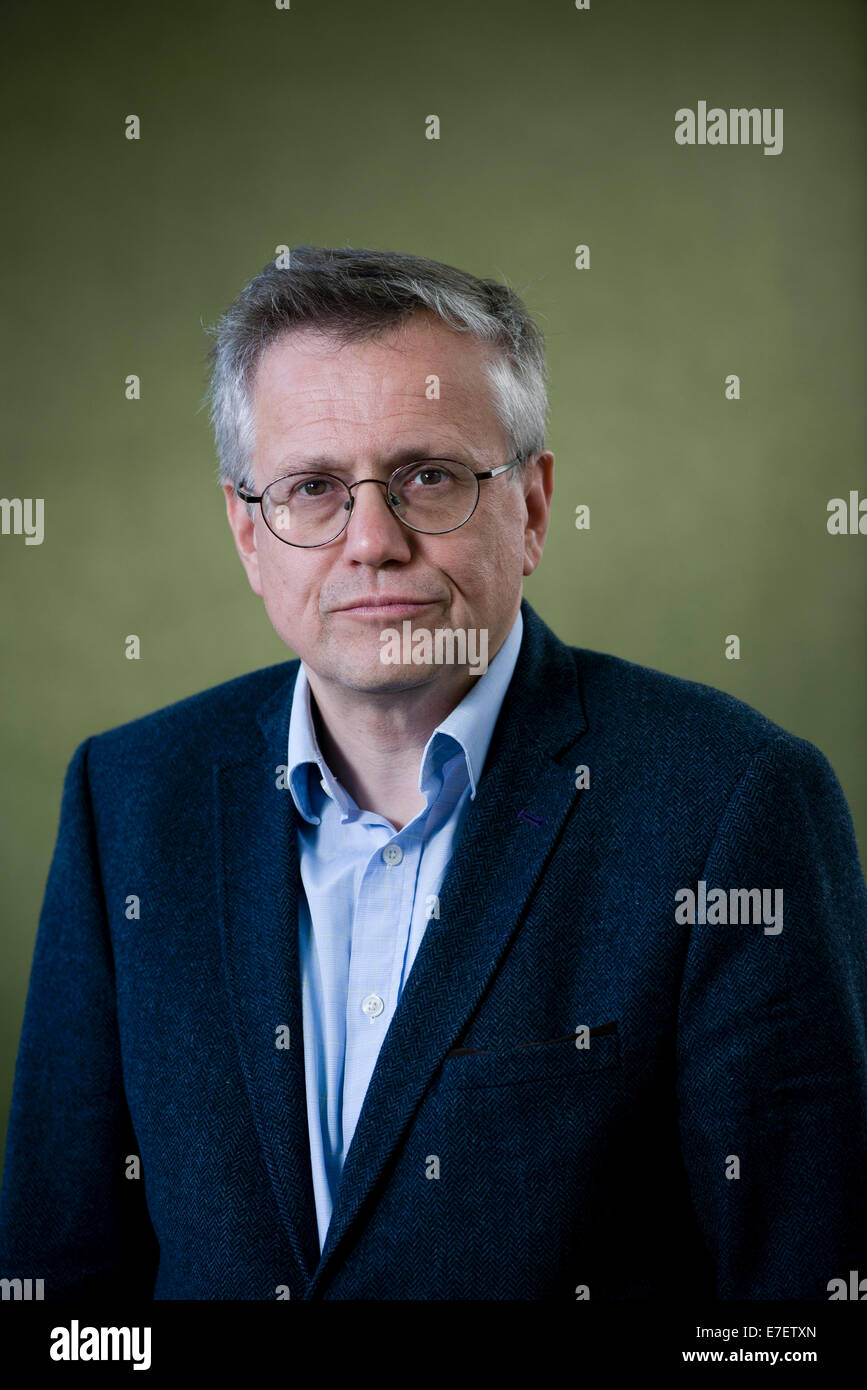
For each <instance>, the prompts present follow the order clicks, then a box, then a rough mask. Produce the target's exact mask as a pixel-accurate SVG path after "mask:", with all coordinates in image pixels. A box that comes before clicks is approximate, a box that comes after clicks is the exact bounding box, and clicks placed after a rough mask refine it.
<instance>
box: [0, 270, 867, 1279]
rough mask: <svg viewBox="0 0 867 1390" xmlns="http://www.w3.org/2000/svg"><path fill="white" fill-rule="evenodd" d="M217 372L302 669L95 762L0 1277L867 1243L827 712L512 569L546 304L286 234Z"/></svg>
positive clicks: (243, 684)
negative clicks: (604, 648) (700, 664)
mask: <svg viewBox="0 0 867 1390" xmlns="http://www.w3.org/2000/svg"><path fill="white" fill-rule="evenodd" d="M213 368H214V375H213V384H212V401H213V419H214V423H215V427H216V432H217V442H218V446H219V451H220V457H221V465H222V480H223V485H224V490H225V494H226V502H227V509H228V516H229V522H230V525H231V528H232V532H233V536H234V540H235V544H236V546H237V549H238V553H239V555H240V558H241V561H242V563H243V565H244V568H245V570H246V572H247V576H248V579H249V582H250V584H251V585H252V587H253V589H254V591H255V592H256V593H257V594H259V595H260V596H261V597H262V600H263V602H264V604H265V607H266V609H267V612H268V615H269V617H270V619H271V622H272V623H273V625H274V628H275V629H276V631H277V632H278V633H279V635H280V636H281V637H282V638H283V640H284V641H285V642H286V644H287V645H288V646H289V647H290V649H292V650H293V651H295V652H297V653H298V656H299V658H300V661H299V660H293V661H290V662H287V663H283V664H281V665H278V666H276V667H271V668H269V669H267V670H264V671H258V672H254V673H253V674H251V675H248V676H243V677H241V678H239V679H237V680H233V681H230V682H228V683H227V684H225V685H222V686H219V687H217V688H216V689H214V690H210V691H206V692H205V693H204V694H201V695H197V696H195V697H193V698H190V699H187V700H183V701H181V702H180V703H179V704H176V705H173V706H171V707H169V708H168V709H165V710H162V711H159V712H158V713H156V714H154V715H151V716H149V717H148V718H145V719H139V720H136V721H135V722H133V723H131V724H128V725H126V726H124V727H122V728H120V729H115V730H113V731H111V732H108V733H104V734H102V735H100V736H98V737H95V738H91V739H88V740H87V741H86V742H85V743H84V744H82V745H81V747H80V748H79V749H78V750H77V751H76V753H75V756H74V757H73V759H72V763H71V765H70V768H69V771H68V774H67V780H66V785H65V790H64V799H63V807H62V814H61V823H60V832H59V838H58V844H57V849H56V852H55V856H54V860H53V863H52V868H51V873H50V876H49V881H48V887H47V892H46V899H45V906H44V909H43V914H42V918H41V922H40V928H39V933H38V939H37V945H36V952H35V958H34V964H33V973H32V980H31V986H30V992H29V997H28V1002H27V1011H26V1018H25V1024H24V1032H23V1037H22V1042H21V1049H20V1054H19V1060H18V1067H17V1073H16V1082H15V1092H14V1099H13V1105H12V1114H11V1124H10V1133H9V1141H8V1150H7V1169H6V1178H5V1184H4V1188H3V1196H2V1207H0V1230H2V1245H0V1254H2V1259H0V1273H2V1275H4V1276H7V1277H10V1278H20V1279H26V1278H43V1279H44V1280H45V1297H46V1298H60V1297H64V1296H69V1295H71V1294H89V1293H93V1294H97V1293H102V1292H104V1291H108V1290H111V1289H115V1288H117V1287H119V1286H121V1287H123V1288H124V1289H125V1290H126V1291H127V1292H137V1293H140V1294H141V1295H142V1296H144V1297H156V1298H162V1299H165V1298H202V1299H207V1298H220V1299H229V1298H247V1299H277V1298H286V1297H291V1298H303V1299H320V1298H321V1299H384V1298H413V1299H503V1298H518V1299H541V1300H547V1299H569V1300H575V1299H576V1298H577V1299H586V1298H590V1299H650V1298H654V1297H663V1298H667V1299H670V1298H672V1297H680V1296H682V1295H689V1296H691V1297H698V1298H700V1297H702V1296H705V1297H710V1298H720V1299H731V1298H810V1299H825V1298H827V1297H828V1296H829V1292H828V1290H829V1288H830V1287H832V1285H831V1281H833V1280H835V1279H839V1278H844V1279H845V1278H847V1277H848V1272H849V1271H850V1269H854V1268H859V1267H860V1268H861V1269H862V1270H864V1271H865V1272H867V1252H865V1205H864V1196H863V1171H864V1157H865V1132H867V1081H865V1033H864V1027H865V1012H867V890H865V885H864V879H863V876H862V873H861V869H860V866H859V862H858V855H857V850H856V846H855V841H854V835H853V829H852V824H851V818H850V816H849V813H848V809H847V806H846V803H845V801H844V798H843V795H842V792H841V790H840V787H839V785H838V783H837V780H836V778H835V776H834V774H833V772H832V771H831V768H830V767H829V765H828V763H827V761H826V760H825V758H824V757H823V756H822V754H821V753H819V752H818V751H817V750H816V749H815V748H814V747H813V746H812V745H810V744H809V743H806V742H804V741H803V740H801V739H798V738H795V737H793V736H791V735H789V734H788V733H786V732H784V731H783V730H782V729H780V728H779V727H778V726H776V725H775V724H772V723H771V722H770V721H769V720H767V719H765V718H764V717H763V716H762V715H761V714H759V713H757V712H756V711H754V710H752V709H750V708H749V707H747V706H746V705H744V704H742V703H741V702H739V701H737V700H735V699H732V698H731V697H729V696H727V695H724V694H722V693H720V692H717V691H714V690H711V689H709V688H707V687H703V686H699V685H695V684H691V683H688V682H684V681H681V680H678V679H675V678H673V677H670V676H666V675H662V674H660V673H658V672H654V671H651V670H647V669H643V668H641V667H638V666H635V665H632V664H630V663H628V662H626V661H623V660H619V659H616V658H614V657H611V656H606V655H602V654H599V653H596V652H591V651H586V650H583V649H580V648H571V647H568V646H566V645H564V644H563V643H562V642H561V641H560V640H559V639H558V638H557V637H556V636H555V635H554V633H553V632H552V631H551V630H550V629H549V628H548V627H547V626H546V625H545V624H544V623H543V622H542V620H541V619H540V618H539V617H538V615H537V614H536V613H535V612H534V611H533V609H532V608H530V606H529V605H528V604H527V602H526V600H523V599H522V577H523V576H524V575H528V574H531V573H532V572H533V571H534V570H535V568H536V566H537V564H538V563H539V560H540V558H541V554H542V549H543V545H544V541H545V536H546V532H547V527H548V520H549V509H550V503H551V496H552V486H553V456H552V454H551V453H550V451H548V450H547V449H546V448H545V447H544V425H545V413H546V403H545V388H544V360H543V355H542V340H541V335H540V334H539V332H538V330H537V329H536V328H535V326H534V325H533V323H532V322H531V320H530V319H529V318H528V317H527V315H526V312H525V311H524V308H523V306H522V304H521V303H520V301H519V300H518V299H517V297H516V296H515V295H513V294H512V293H511V292H509V291H507V290H506V289H504V288H503V287H502V286H499V285H496V284H494V283H491V282H487V281H480V280H477V279H476V278H474V277H473V276H471V275H468V274H465V273H463V272H461V271H458V270H455V269H453V268H451V267H447V266H442V265H439V264H437V263H435V262H431V261H426V260H421V259H418V258H414V257H409V256H402V255H397V254H385V253H375V252H369V251H356V250H344V251H322V250H319V249H317V248H312V247H302V248H299V249H298V250H296V251H295V252H293V253H292V256H291V262H290V264H289V265H288V266H287V267H282V266H281V267H278V266H277V265H273V266H270V267H267V268H266V269H265V270H264V271H263V272H262V274H261V275H259V276H258V277H256V279H254V280H253V281H252V283H251V284H250V285H249V286H247V288H246V290H245V291H244V292H243V293H242V295H241V296H240V298H239V300H238V301H237V302H236V303H235V304H234V305H233V306H232V308H231V309H230V310H229V312H228V313H227V314H226V315H224V317H223V319H222V320H221V323H220V325H219V327H218V330H217V338H216V343H215V347H214V351H213ZM474 474H475V477H474V476H473V475H474ZM437 633H439V637H438V636H437ZM445 634H448V636H446V635H445Z"/></svg>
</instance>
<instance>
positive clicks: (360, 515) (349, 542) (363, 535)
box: [343, 478, 412, 565]
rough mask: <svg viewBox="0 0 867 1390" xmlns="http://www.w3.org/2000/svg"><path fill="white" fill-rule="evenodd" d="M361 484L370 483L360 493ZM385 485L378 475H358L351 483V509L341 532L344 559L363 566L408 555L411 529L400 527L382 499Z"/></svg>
mask: <svg viewBox="0 0 867 1390" xmlns="http://www.w3.org/2000/svg"><path fill="white" fill-rule="evenodd" d="M365 483H373V484H374V486H373V487H371V488H370V490H369V491H368V492H362V491H361V488H362V486H363V485H364V484H365ZM387 486H388V484H387V483H386V482H385V481H384V480H380V479H379V478H361V479H360V480H359V481H358V482H357V483H353V484H352V499H353V505H352V511H351V513H350V518H349V524H348V526H347V527H346V530H345V531H344V532H343V536H344V539H345V546H346V550H345V554H346V558H347V559H350V560H352V559H354V560H360V561H363V563H364V564H366V565H377V564H380V565H381V564H383V563H384V562H385V561H386V560H408V559H410V558H411V556H412V549H411V545H410V536H411V534H412V533H411V532H410V531H409V530H408V528H407V527H406V526H401V524H400V522H399V521H398V519H397V517H396V516H395V515H394V513H393V512H392V511H391V509H390V508H389V505H388V503H387V502H386V500H385V494H386V488H387Z"/></svg>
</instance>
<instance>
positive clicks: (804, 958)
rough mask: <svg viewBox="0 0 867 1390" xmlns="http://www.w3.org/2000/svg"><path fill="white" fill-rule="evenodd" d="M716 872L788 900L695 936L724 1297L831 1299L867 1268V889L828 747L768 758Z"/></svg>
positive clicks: (703, 1168) (801, 747)
mask: <svg viewBox="0 0 867 1390" xmlns="http://www.w3.org/2000/svg"><path fill="white" fill-rule="evenodd" d="M701 878H702V879H703V880H704V881H705V883H706V892H707V894H708V895H710V894H711V891H712V889H713V888H717V887H718V888H723V889H725V890H730V889H732V888H743V889H750V888H760V889H769V890H776V889H782V914H781V917H780V922H781V926H782V929H781V930H777V927H778V925H779V924H780V922H778V923H771V922H769V920H768V919H769V918H770V917H771V916H772V915H773V904H774V902H775V895H774V894H773V893H771V894H770V896H769V898H768V899H767V900H766V901H767V906H768V908H769V909H771V910H770V911H769V912H768V913H767V915H766V916H765V917H764V918H763V921H762V924H761V925H735V924H733V923H732V922H731V921H729V923H728V924H727V925H722V924H717V925H700V924H698V923H697V924H696V925H693V926H690V927H689V928H688V931H689V945H688V949H687V953H686V961H685V969H684V974H683V981H682V990H681V998H680V1008H679V1022H678V1101H679V1114H680V1130H681V1143H682V1152H683V1156H684V1162H685V1165H686V1171H687V1177H688V1181H689V1185H690V1191H691V1195H692V1200H693V1204H694V1208H695V1211H696V1213H697V1216H698V1220H699V1223H700V1225H701V1229H702V1232H703V1235H704V1239H705V1242H706V1244H707V1246H708V1249H709V1251H710V1253H711V1256H712V1258H713V1261H714V1264H715V1268H716V1279H717V1297H718V1298H720V1299H737V1298H748V1299H750V1298H792V1299H796V1298H805V1299H828V1298H829V1292H828V1285H829V1282H830V1281H831V1280H832V1279H842V1280H844V1281H846V1282H847V1283H848V1279H849V1271H850V1270H852V1269H859V1270H860V1273H861V1275H862V1276H863V1275H865V1274H867V1201H865V1186H867V1183H865V1173H867V1074H865V1066H867V1048H865V1021H867V889H865V884H864V877H863V874H862V871H861V867H860V864H859V860H858V851H857V848H856V844H855V835H854V830H853V826H852V819H851V816H850V814H849V808H848V806H847V804H846V801H845V798H844V796H843V792H842V789H841V787H840V785H839V783H838V781H837V779H836V777H835V775H834V773H833V771H832V769H831V767H830V765H829V763H828V761H827V759H826V758H825V757H824V756H823V755H822V754H821V753H820V752H819V750H818V749H816V748H814V747H813V745H812V744H810V743H807V742H805V741H804V740H802V739H797V738H794V737H793V736H791V735H789V734H782V735H779V736H778V737H776V738H775V739H773V740H771V741H770V742H769V743H767V744H765V745H764V746H763V747H762V748H761V749H760V750H759V752H758V753H757V754H756V755H755V756H754V757H753V759H752V761H751V762H750V764H749V766H748V768H747V770H746V772H745V773H744V775H743V776H742V778H741V779H740V781H739V783H738V785H737V787H736V789H735V791H734V793H733V795H732V797H731V799H730V801H729V803H728V806H727V808H726V811H725V814H724V816H723V819H722V821H721V823H720V824H719V826H718V828H717V833H716V836H715V838H714V841H713V844H712V846H711V849H710V852H709V855H708V858H707V860H706V862H705V865H704V868H703V870H702V873H701ZM684 886H687V885H684ZM690 886H691V887H692V888H693V890H694V891H695V889H696V885H690ZM727 897H729V898H730V894H728V891H727ZM727 910H728V915H729V916H732V915H733V914H732V913H731V911H730V909H727ZM740 915H743V913H741V914H740ZM750 920H751V921H752V920H754V919H753V918H752V917H751V918H750ZM735 1160H736V1162H735Z"/></svg>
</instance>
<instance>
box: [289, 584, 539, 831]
mask: <svg viewBox="0 0 867 1390" xmlns="http://www.w3.org/2000/svg"><path fill="white" fill-rule="evenodd" d="M523 631H524V620H523V617H522V615H521V610H520V608H519V609H518V613H517V616H516V618H515V621H514V623H513V624H512V626H511V628H510V630H509V634H508V636H507V637H506V640H505V642H504V643H503V645H502V646H501V647H500V649H499V651H498V652H497V654H496V656H494V657H493V658H492V660H491V662H490V664H489V666H488V668H487V670H486V671H485V673H484V675H481V676H479V677H477V678H476V679H474V681H473V684H472V686H471V687H470V689H469V690H468V691H467V693H466V695H465V696H464V698H463V699H462V700H461V701H460V703H459V704H457V705H456V706H455V708H454V709H453V710H452V711H451V713H450V714H447V715H446V717H445V719H443V720H442V721H441V722H440V723H439V724H438V725H437V727H436V728H435V729H434V731H433V733H432V734H431V736H430V738H429V739H428V741H427V743H426V744H425V748H424V752H423V754H422V757H421V763H420V765H419V774H418V789H419V791H420V792H422V793H424V792H425V790H426V787H428V786H429V784H430V783H431V781H432V780H433V779H435V778H436V777H437V775H439V774H441V773H442V771H443V768H444V767H445V765H446V763H447V762H449V761H451V760H452V759H453V758H455V757H459V756H460V755H461V754H463V758H464V763H465V766H466V775H467V778H468V780H469V784H470V796H471V797H472V798H475V795H476V789H477V786H478V782H479V778H480V777H481V775H482V768H483V767H484V763H485V758H486V757H487V752H488V747H489V746H490V742H491V738H492V737H493V733H494V725H495V724H496V722H497V716H498V715H499V713H500V708H501V706H502V703H503V700H504V698H505V695H506V691H507V689H508V687H509V682H510V681H511V679H512V674H513V672H514V670H515V664H516V662H517V660H518V652H519V651H520V648H521V637H522V634H523ZM310 698H311V697H310V682H309V680H308V679H307V672H306V671H305V669H304V663H303V661H302V662H301V663H300V664H299V667H298V675H297V676H296V678H295V689H294V691H293V693H292V709H291V712H290V715H289V748H288V754H287V764H288V772H287V780H288V785H289V790H290V792H291V794H292V799H293V801H294V802H295V806H296V808H297V810H298V814H299V815H300V816H302V817H303V818H304V820H306V821H309V822H310V824H311V825H318V824H319V821H320V819H321V817H320V816H319V815H317V813H316V806H317V805H318V795H316V791H315V789H316V784H317V783H324V786H323V787H322V790H323V791H325V792H326V793H327V794H328V795H329V796H330V797H332V798H333V800H334V801H335V802H336V803H337V805H338V806H339V807H340V810H341V813H342V815H341V819H342V820H345V819H346V818H347V817H348V816H349V814H350V812H351V811H352V809H353V807H354V805H355V803H354V802H352V801H351V799H349V798H348V795H347V793H346V791H345V790H344V789H343V788H342V787H341V786H340V785H339V783H338V782H337V781H336V779H335V777H334V775H333V773H332V772H331V770H330V768H329V767H328V764H327V763H326V761H325V758H324V756H323V754H322V750H321V748H320V747H319V742H318V740H317V738H316V730H315V727H314V724H313V717H312V712H311V708H310Z"/></svg>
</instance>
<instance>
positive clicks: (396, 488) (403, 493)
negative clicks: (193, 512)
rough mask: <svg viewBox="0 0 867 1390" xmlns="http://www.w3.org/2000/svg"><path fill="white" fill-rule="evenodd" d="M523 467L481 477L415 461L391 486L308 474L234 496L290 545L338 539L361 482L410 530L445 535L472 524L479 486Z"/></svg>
mask: <svg viewBox="0 0 867 1390" xmlns="http://www.w3.org/2000/svg"><path fill="white" fill-rule="evenodd" d="M521 462H523V459H522V458H521V457H518V458H513V459H512V460H511V461H510V462H509V463H503V464H501V465H500V466H499V468H491V469H489V470H488V471H487V472H486V473H476V472H475V471H474V470H473V469H472V468H470V467H469V465H468V464H466V463H459V462H458V461H457V460H456V459H416V460H415V461H414V462H412V463H404V464H402V465H401V466H400V468H396V469H395V470H394V472H393V473H392V474H391V477H390V478H389V480H388V482H387V483H386V482H383V480H382V479H381V478H359V479H358V481H357V482H355V483H351V484H346V483H344V482H343V480H342V479H341V478H336V477H334V475H333V474H332V473H319V472H315V471H313V470H305V471H303V472H298V473H287V474H286V475H285V476H284V477H282V478H275V480H274V482H273V483H269V484H268V486H267V487H266V488H265V490H264V492H261V493H259V495H258V496H257V495H256V494H255V493H252V492H249V491H248V490H247V489H246V488H245V487H236V489H235V491H236V492H237V494H238V496H239V497H241V498H243V500H244V501H245V502H258V503H259V505H260V506H261V508H262V516H263V517H264V519H265V525H266V526H267V527H268V529H269V531H272V532H273V534H274V535H275V536H276V537H277V539H278V540H280V541H284V542H285V543H286V545H297V546H302V547H304V548H311V547H313V546H317V545H328V543H329V541H333V540H336V539H337V537H338V536H339V535H341V533H342V532H343V531H345V530H346V527H347V526H348V525H349V519H350V517H351V516H352V511H353V508H354V506H355V498H354V496H353V489H354V488H357V487H361V484H362V483H378V484H379V485H380V487H384V488H385V500H386V503H387V504H388V507H389V509H390V510H391V511H392V512H393V514H394V515H395V516H396V517H397V519H398V521H401V522H403V524H404V526H408V527H409V529H410V530H411V531H420V532H421V533H422V534H423V535H426V536H441V535H445V533H446V532H447V531H456V530H457V528H458V527H459V526H463V525H464V523H465V522H467V521H469V519H470V517H471V516H472V514H473V512H474V511H475V510H476V507H477V505H478V501H479V483H481V482H484V481H485V480H486V479H487V478H497V477H499V475H500V474H501V473H506V472H508V470H509V469H510V468H514V467H515V465H516V464H519V463H521ZM287 532H291V533H292V534H291V538H290V536H289V535H287V534H286V533H287Z"/></svg>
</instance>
